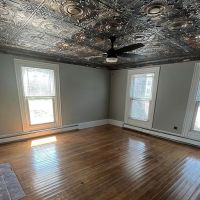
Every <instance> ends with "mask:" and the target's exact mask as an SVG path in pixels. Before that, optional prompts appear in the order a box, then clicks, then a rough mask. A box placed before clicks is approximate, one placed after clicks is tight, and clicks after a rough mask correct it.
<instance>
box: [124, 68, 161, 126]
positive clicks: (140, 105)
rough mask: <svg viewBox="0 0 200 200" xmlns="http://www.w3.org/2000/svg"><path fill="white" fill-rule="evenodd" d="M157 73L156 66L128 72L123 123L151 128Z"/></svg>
mask: <svg viewBox="0 0 200 200" xmlns="http://www.w3.org/2000/svg"><path fill="white" fill-rule="evenodd" d="M158 73H159V68H158V67H154V68H143V69H134V70H130V71H129V72H128V87H127V98H126V113H125V123H127V124H130V125H134V126H139V127H144V128H151V126H152V118H153V111H154V104H155V96H156V91H157V82H158Z"/></svg>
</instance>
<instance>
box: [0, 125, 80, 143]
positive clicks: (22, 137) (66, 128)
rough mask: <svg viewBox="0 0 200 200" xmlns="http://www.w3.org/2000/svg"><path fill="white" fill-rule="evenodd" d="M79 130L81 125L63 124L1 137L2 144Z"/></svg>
mask: <svg viewBox="0 0 200 200" xmlns="http://www.w3.org/2000/svg"><path fill="white" fill-rule="evenodd" d="M74 130H79V125H78V124H74V125H69V126H67V125H66V126H62V127H60V128H52V129H45V130H38V131H28V132H21V133H15V134H9V136H8V135H7V136H3V137H1V138H0V144H2V143H9V142H13V141H21V140H26V139H31V138H36V137H41V136H46V135H52V134H56V133H63V132H68V131H74Z"/></svg>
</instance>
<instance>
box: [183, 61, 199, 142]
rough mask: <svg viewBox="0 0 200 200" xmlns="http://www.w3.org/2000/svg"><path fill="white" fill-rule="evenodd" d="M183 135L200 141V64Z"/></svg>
mask: <svg viewBox="0 0 200 200" xmlns="http://www.w3.org/2000/svg"><path fill="white" fill-rule="evenodd" d="M183 133H184V135H185V136H186V137H189V138H191V139H197V140H200V64H199V63H198V64H196V67H195V70H194V75H193V79H192V84H191V89H190V95H189V98H188V105H187V111H186V115H185V123H184V127H183Z"/></svg>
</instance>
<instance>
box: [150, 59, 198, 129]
mask: <svg viewBox="0 0 200 200" xmlns="http://www.w3.org/2000/svg"><path fill="white" fill-rule="evenodd" d="M194 65H195V64H194V63H193V62H190V63H189V62H187V63H177V64H171V65H162V67H161V70H160V77H159V84H158V91H157V100H156V106H155V113H154V121H153V128H155V129H158V130H164V131H168V132H175V133H181V131H182V127H183V122H184V117H185V113H186V107H187V101H188V97H189V91H190V87H191V81H192V76H193V71H194ZM174 126H177V127H178V129H177V130H175V129H174Z"/></svg>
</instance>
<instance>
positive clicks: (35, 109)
mask: <svg viewBox="0 0 200 200" xmlns="http://www.w3.org/2000/svg"><path fill="white" fill-rule="evenodd" d="M15 65H16V75H17V81H18V89H19V97H20V98H19V99H20V105H21V113H22V121H23V128H24V130H25V131H30V130H39V129H41V130H42V129H49V128H55V127H58V126H60V123H61V119H60V95H59V78H58V66H57V65H55V64H49V63H39V62H33V61H24V60H18V59H16V60H15Z"/></svg>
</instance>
